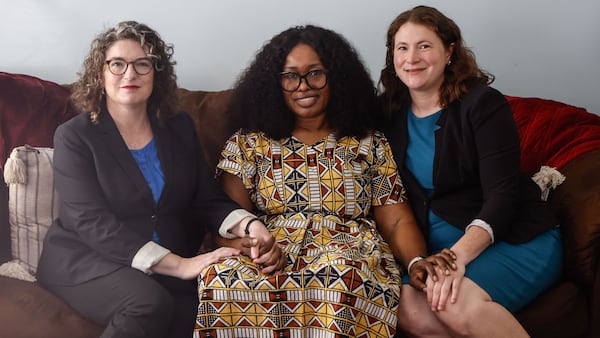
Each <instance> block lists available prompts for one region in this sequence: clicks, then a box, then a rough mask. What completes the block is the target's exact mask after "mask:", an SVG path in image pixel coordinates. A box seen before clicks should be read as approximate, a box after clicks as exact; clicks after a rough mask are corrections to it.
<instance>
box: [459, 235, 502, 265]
mask: <svg viewBox="0 0 600 338" xmlns="http://www.w3.org/2000/svg"><path fill="white" fill-rule="evenodd" d="M491 240H492V239H491V238H490V235H489V233H488V232H487V231H486V230H485V229H482V228H481V227H478V226H472V227H470V228H469V230H468V231H467V232H465V234H464V235H463V236H462V237H461V238H460V239H459V240H458V241H457V242H456V243H455V244H454V245H453V246H452V248H451V249H452V251H454V253H456V256H457V261H459V262H462V263H463V264H464V265H465V266H466V265H467V264H469V263H470V262H471V261H472V260H474V259H475V258H476V257H477V256H479V254H481V253H482V252H483V250H485V249H486V248H487V247H488V246H490V244H491Z"/></svg>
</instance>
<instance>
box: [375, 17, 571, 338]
mask: <svg viewBox="0 0 600 338" xmlns="http://www.w3.org/2000/svg"><path fill="white" fill-rule="evenodd" d="M492 80H493V76H491V75H490V74H488V73H486V72H485V71H483V70H481V69H480V68H479V67H478V66H477V63H476V62H475V57H474V55H473V54H472V52H471V51H470V50H469V49H468V48H466V47H465V46H464V42H463V40H462V37H461V34H460V30H459V28H458V26H457V25H456V24H455V23H454V22H453V21H452V20H451V19H449V18H447V17H446V16H444V15H443V14H442V13H440V12H439V11H437V10H436V9H434V8H431V7H425V6H418V7H415V8H414V9H412V10H409V11H406V12H404V13H402V14H400V15H399V16H398V17H397V18H396V19H394V21H393V22H392V23H391V25H390V27H389V29H388V33H387V54H386V66H385V68H384V69H383V70H382V72H381V80H380V81H381V84H382V85H383V92H382V94H381V102H382V104H383V108H384V110H385V112H386V113H388V114H389V116H390V118H391V120H388V121H387V123H386V126H387V128H386V130H385V133H386V136H387V137H388V139H389V141H390V144H391V147H392V149H393V152H394V157H395V159H396V161H398V163H401V164H402V165H401V166H400V173H401V175H402V179H403V182H404V183H405V187H406V190H407V195H408V199H409V202H410V203H411V206H412V207H413V211H414V213H415V216H416V219H417V222H418V223H419V226H420V227H421V229H422V230H423V232H424V233H425V234H426V238H427V241H428V250H429V253H433V254H435V253H436V252H438V251H439V250H440V249H443V248H448V247H449V248H450V249H451V250H452V251H453V252H454V253H455V254H456V264H457V269H456V270H454V271H451V273H449V274H447V275H446V274H441V275H440V274H438V276H441V277H440V279H439V280H438V281H437V282H436V281H433V280H431V279H429V280H428V281H427V283H426V284H427V287H426V288H424V289H421V288H418V289H417V288H414V287H412V286H409V285H405V286H403V287H402V297H401V302H400V306H399V312H398V318H399V326H400V327H401V328H402V329H403V330H405V331H406V332H407V333H408V334H409V335H411V336H436V337H445V336H461V337H495V336H502V337H526V336H527V333H526V332H525V330H524V329H523V327H522V326H521V325H520V324H519V322H518V321H517V320H516V319H515V317H514V316H513V313H515V312H516V311H518V310H519V309H521V308H522V307H523V306H525V305H526V304H527V303H529V302H530V301H531V300H533V299H534V298H535V297H536V296H537V295H539V294H540V293H541V292H543V291H544V290H545V289H546V288H547V287H549V286H550V285H551V284H552V283H554V282H555V281H556V280H557V279H558V278H559V275H560V272H561V259H562V258H561V257H562V251H561V236H560V232H559V229H558V222H557V220H556V218H555V217H553V215H552V214H551V212H550V210H549V208H548V207H547V205H546V204H545V203H544V202H543V201H541V198H540V197H541V192H540V190H539V188H538V187H537V185H536V184H535V183H534V182H533V181H532V180H531V179H530V178H529V177H525V176H524V175H523V174H521V173H520V172H519V160H520V153H519V150H520V148H519V135H518V132H517V128H516V124H515V122H514V120H513V116H512V112H511V109H510V106H509V104H508V102H507V100H506V98H505V97H504V96H503V95H502V94H501V93H500V92H498V91H497V90H495V89H493V88H491V87H489V83H491V82H492Z"/></svg>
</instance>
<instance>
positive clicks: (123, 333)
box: [44, 268, 198, 338]
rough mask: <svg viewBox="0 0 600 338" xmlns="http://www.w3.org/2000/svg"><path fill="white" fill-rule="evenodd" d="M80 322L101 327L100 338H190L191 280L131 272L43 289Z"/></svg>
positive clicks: (192, 314)
mask: <svg viewBox="0 0 600 338" xmlns="http://www.w3.org/2000/svg"><path fill="white" fill-rule="evenodd" d="M44 287H46V288H47V289H49V290H50V291H52V292H53V293H55V294H56V295H57V296H59V297H60V298H62V299H63V300H65V301H66V302H67V303H68V304H69V305H70V306H71V307H72V308H73V309H75V310H76V311H77V312H79V313H80V314H81V315H83V316H84V317H86V318H88V319H90V320H92V321H94V322H96V323H98V324H100V325H104V326H106V329H105V330H104V332H103V333H102V336H101V337H102V338H108V337H111V338H120V337H124V338H125V337H126V338H134V337H144V338H152V337H156V338H164V337H173V338H185V337H192V334H193V329H194V323H195V320H196V314H197V311H198V294H197V288H196V281H195V280H193V281H183V280H180V279H177V278H173V277H168V276H161V275H151V276H148V275H146V274H144V273H143V272H141V271H138V270H135V269H133V268H122V269H119V270H117V271H115V272H113V273H111V274H109V275H106V276H102V277H99V278H96V279H93V280H91V281H88V282H85V283H82V284H78V285H74V286H55V285H44Z"/></svg>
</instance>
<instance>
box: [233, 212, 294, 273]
mask: <svg viewBox="0 0 600 338" xmlns="http://www.w3.org/2000/svg"><path fill="white" fill-rule="evenodd" d="M254 224H256V225H254ZM258 224H260V225H258ZM242 253H243V254H245V255H247V256H248V257H250V258H252V261H253V262H254V263H256V264H258V265H260V266H261V267H262V269H261V272H262V273H264V274H269V273H273V272H277V271H282V270H283V268H284V267H285V265H286V264H287V257H286V255H285V253H284V251H283V249H282V248H281V247H280V246H279V244H277V242H276V241H275V237H274V236H273V235H272V234H271V233H270V232H269V230H267V228H266V227H265V225H264V224H263V223H262V222H261V223H259V222H255V223H253V226H252V230H251V231H250V234H249V235H247V236H245V237H243V238H242Z"/></svg>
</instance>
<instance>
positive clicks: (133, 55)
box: [104, 40, 154, 111]
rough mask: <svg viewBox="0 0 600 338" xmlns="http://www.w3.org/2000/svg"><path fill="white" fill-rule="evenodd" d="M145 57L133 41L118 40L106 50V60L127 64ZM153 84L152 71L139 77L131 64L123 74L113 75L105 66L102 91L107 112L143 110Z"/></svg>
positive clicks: (139, 46) (137, 43)
mask: <svg viewBox="0 0 600 338" xmlns="http://www.w3.org/2000/svg"><path fill="white" fill-rule="evenodd" d="M146 57H147V55H146V52H145V51H144V49H143V48H142V46H141V45H140V43H139V42H137V41H133V40H118V41H116V42H115V43H114V44H113V45H112V46H110V47H109V48H108V49H107V50H106V60H114V59H119V60H122V61H123V62H125V63H127V62H132V61H134V60H139V59H140V58H146ZM153 83H154V69H152V70H151V71H150V72H149V73H148V74H146V75H139V74H138V73H136V71H135V69H134V66H133V64H129V66H128V67H127V70H126V71H125V73H124V74H122V75H115V74H113V73H111V72H110V71H109V69H108V65H105V66H104V90H105V92H106V104H107V106H108V108H109V111H110V110H111V108H113V109H114V108H116V107H119V106H120V107H124V106H127V107H136V106H140V107H141V108H145V106H146V104H147V102H148V98H149V97H150V95H151V94H152V88H153Z"/></svg>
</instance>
